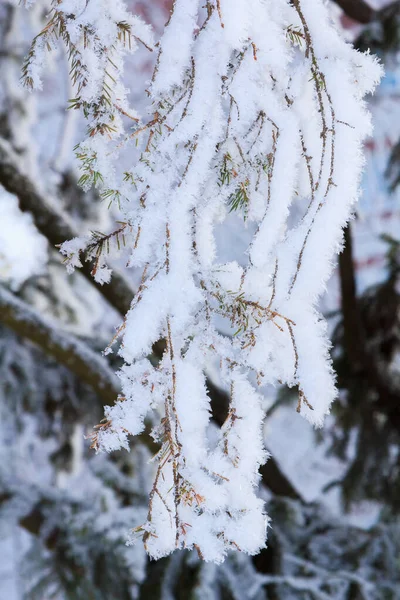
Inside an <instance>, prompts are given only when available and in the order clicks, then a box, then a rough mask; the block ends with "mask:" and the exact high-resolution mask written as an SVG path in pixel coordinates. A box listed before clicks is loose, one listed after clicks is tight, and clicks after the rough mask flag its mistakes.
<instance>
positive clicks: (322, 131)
mask: <svg viewBox="0 0 400 600" xmlns="http://www.w3.org/2000/svg"><path fill="white" fill-rule="evenodd" d="M62 6H63V5H61V9H60V10H61V12H63V8H62ZM100 6H102V7H103V4H102V3H99V7H100ZM206 8H207V10H206V12H205V13H204V12H203V10H202V5H201V3H200V2H199V1H198V0H175V3H174V7H173V10H172V13H171V18H170V20H169V22H168V25H167V26H166V29H165V32H164V35H163V36H162V38H161V40H160V42H159V44H158V45H157V48H158V58H157V61H156V66H155V70H154V75H153V78H152V82H151V86H150V88H149V90H148V94H149V98H150V101H151V104H152V105H151V117H150V118H148V119H147V121H144V122H137V123H136V122H135V123H134V125H133V131H132V132H131V133H130V134H129V133H127V134H124V131H123V127H122V126H121V127H120V126H119V125H118V126H117V127H116V128H114V121H113V125H112V127H111V128H110V127H108V126H107V127H105V125H104V124H105V122H106V121H105V120H104V119H103V118H102V117H101V115H100V113H99V111H98V109H97V108H96V107H99V106H100V107H103V108H104V111H105V113H104V114H105V115H106V116H107V119H108V120H107V123H109V122H110V121H109V117H110V114H111V115H112V118H113V119H115V118H116V113H115V112H114V108H113V107H114V104H115V103H114V102H113V101H111V105H109V104H108V103H107V106H108V108H105V105H104V104H102V103H103V97H104V90H103V88H102V86H101V85H97V87H96V86H95V87H90V86H89V90H90V95H89V97H88V98H86V100H85V102H88V104H87V105H84V104H83V101H82V100H81V99H79V100H78V101H77V102H75V106H76V107H77V108H83V109H84V112H85V113H86V116H87V117H88V119H89V131H88V139H87V140H86V141H85V142H83V144H81V145H80V147H79V149H78V156H79V158H80V159H81V161H82V171H83V175H82V178H81V184H82V185H83V186H84V187H85V188H86V187H88V186H89V185H91V184H93V185H96V186H97V187H98V188H99V189H100V191H101V192H102V193H103V195H106V197H115V198H116V199H118V203H119V206H120V209H121V213H122V219H121V221H122V223H124V224H125V225H124V227H126V228H129V229H130V230H132V231H133V232H136V237H135V239H134V240H131V241H130V242H129V244H127V252H128V253H129V260H128V264H129V266H131V267H135V268H137V269H140V270H141V271H142V283H141V286H140V291H139V293H138V295H137V297H136V299H135V301H134V302H133V303H132V306H131V308H130V310H129V311H128V313H127V315H126V319H125V322H124V325H123V327H122V328H121V333H123V343H122V346H121V349H120V354H121V356H122V357H123V358H124V361H125V365H124V366H123V367H122V369H121V371H120V373H119V376H120V379H121V384H122V390H123V391H122V393H123V397H122V399H121V401H119V402H117V403H116V404H115V405H114V406H112V407H107V408H106V426H105V427H102V428H99V430H98V433H97V437H96V445H98V446H99V447H100V448H103V449H105V450H108V451H111V450H114V449H118V448H121V447H126V448H128V447H129V446H128V436H129V435H137V434H139V433H141V432H142V431H143V429H144V419H145V417H146V415H147V414H148V413H149V412H150V411H155V412H156V413H158V414H159V417H160V425H159V426H158V427H156V428H155V429H154V431H153V437H154V439H155V440H156V441H158V442H159V443H160V445H161V449H160V451H159V452H158V454H157V455H156V456H155V462H156V478H155V482H154V485H153V488H152V492H151V495H150V506H149V512H148V520H147V522H146V523H145V524H143V526H142V527H140V528H138V529H137V530H136V534H138V535H140V536H141V537H143V540H144V542H145V545H146V549H147V551H148V552H149V554H150V555H151V556H152V557H155V558H158V557H160V556H163V555H166V554H168V553H170V552H171V551H173V550H174V549H175V548H184V547H187V548H195V549H196V550H197V551H198V554H199V556H200V557H201V558H203V559H205V560H214V561H217V562H218V561H221V560H223V558H224V557H225V555H226V553H227V551H228V550H230V549H236V550H242V551H245V552H248V553H250V554H254V553H257V552H258V551H259V550H260V548H262V547H263V545H264V543H265V532H266V525H267V522H268V520H267V517H266V515H265V514H264V509H263V503H262V501H261V500H260V499H258V498H257V496H256V494H255V490H256V487H257V484H258V482H259V474H258V469H259V467H260V465H262V464H263V463H264V462H265V460H266V458H267V455H266V452H265V449H264V447H263V442H262V436H261V429H262V421H263V410H262V407H261V398H260V395H259V393H258V391H257V390H256V387H255V386H254V385H253V384H252V383H251V379H250V375H254V376H255V380H256V382H257V385H258V386H261V385H266V384H276V383H277V382H280V383H283V384H286V385H288V386H290V387H297V389H298V390H299V403H298V411H299V412H300V413H301V414H302V415H304V416H305V417H306V418H308V419H309V420H310V422H312V423H313V424H316V425H321V424H322V422H323V418H324V416H325V415H326V414H327V412H328V411H329V408H330V405H331V403H332V401H333V400H334V398H335V396H336V389H335V382H334V375H333V373H332V368H331V363H330V359H329V355H328V347H329V344H328V341H327V339H326V327H325V323H324V321H323V319H322V317H321V316H320V315H319V314H318V312H317V309H316V306H317V301H318V298H319V296H320V294H321V293H322V291H323V289H324V285H325V283H326V281H327V278H328V277H329V275H330V272H331V269H332V260H333V258H334V256H335V254H336V253H337V251H338V250H339V249H340V246H341V243H342V228H343V226H344V225H345V224H346V222H347V220H348V219H349V217H350V214H351V211H352V206H353V204H354V202H355V200H356V199H357V194H358V183H359V177H360V171H361V167H362V156H361V143H362V141H363V139H364V137H365V136H366V135H367V134H368V133H369V132H370V119H369V115H368V113H367V112H366V110H365V107H364V105H363V97H364V95H365V94H366V93H367V92H368V91H371V90H372V89H373V88H374V86H375V85H376V82H377V81H378V80H379V77H380V74H381V70H380V67H379V65H377V63H376V62H375V61H374V60H373V59H371V57H369V56H367V55H362V54H359V53H357V52H355V51H354V50H353V49H352V48H351V47H350V46H349V45H347V44H346V43H345V42H344V41H343V40H342V39H341V38H340V36H339V34H338V33H337V32H336V31H335V29H334V28H333V26H332V24H331V23H330V21H329V16H328V12H327V9H326V7H325V6H324V3H323V2H322V0H293V2H292V3H289V2H288V1H287V0H273V1H271V2H268V3H267V2H260V1H259V0H238V1H236V2H235V6H234V8H232V4H231V3H229V2H228V0H215V2H208V3H207V5H206ZM118 9H119V10H121V11H122V10H124V9H123V5H122V3H120V2H119V3H118ZM82 11H83V12H82V13H80V14H79V17H78V16H77V15H76V14H72V15H69V14H68V15H67V16H66V13H65V12H64V13H63V16H62V18H63V19H64V21H63V27H65V33H62V37H63V39H64V42H65V43H66V45H67V46H68V45H69V44H70V36H71V35H72V33H74V34H75V36H76V38H75V42H74V44H75V45H74V48H73V53H74V56H75V55H77V53H78V52H79V57H80V56H81V55H82V56H84V55H85V50H86V35H87V32H86V29H85V23H87V20H88V15H89V14H90V10H89V9H88V7H87V5H86V6H83V3H82ZM98 11H99V12H98V15H97V19H98V20H95V23H98V22H99V23H100V22H103V21H102V19H108V22H107V23H108V24H107V28H109V31H108V29H107V31H104V30H103V29H102V27H97V26H95V27H94V30H95V36H96V39H95V41H94V40H93V41H92V42H90V43H91V44H92V46H93V49H94V50H93V51H94V53H95V60H96V61H97V62H96V65H95V68H94V75H95V77H94V80H95V81H98V82H99V81H105V79H104V77H107V74H106V68H105V65H106V61H107V58H108V52H107V48H108V44H106V43H105V42H104V39H106V38H107V36H110V35H114V38H115V35H118V23H115V22H113V19H111V21H110V17H109V13H108V12H107V10H106V9H105V8H104V7H103V8H101V9H100V8H99V9H98ZM124 20H126V21H128V18H126V19H125V17H124ZM51 27H53V25H51ZM47 31H48V30H45V35H47ZM63 31H64V30H63ZM90 35H92V32H91V31H90ZM103 38H104V39H103ZM114 38H113V39H114ZM177 40H179V44H178V43H177ZM35 43H36V42H35ZM113 51H114V52H115V53H116V55H117V58H118V60H120V61H122V59H123V52H124V51H125V49H124V47H123V46H122V47H121V46H120V47H119V46H118V45H115V46H114V50H113ZM34 53H36V47H35V46H34ZM35 56H36V54H35ZM29 60H31V59H28V64H29ZM32 60H33V59H32ZM79 60H80V59H79ZM82 64H84V65H85V66H84V68H86V64H88V63H86V61H83V63H82ZM118 64H121V65H122V62H121V63H118ZM78 68H79V69H81V64H79V65H78ZM121 71H122V67H119V68H118V74H120V73H121ZM82 73H83V74H82ZM82 73H81V71H79V72H78V75H77V76H75V81H76V84H77V86H78V91H79V93H81V92H82V93H86V92H87V90H85V88H86V86H87V82H86V81H87V80H86V79H84V78H85V77H86V75H85V73H84V71H83V72H82ZM99 73H101V77H100V76H99ZM82 77H83V79H82ZM117 81H118V80H117ZM117 81H116V83H115V84H114V86H115V89H117V90H118V89H119V83H118V82H117ZM27 82H28V83H30V81H28V80H27ZM82 82H83V83H82ZM114 86H112V91H111V92H110V93H111V94H114ZM112 97H113V96H112ZM123 98H126V96H123ZM110 106H111V108H110ZM122 109H123V110H124V111H125V107H124V106H122ZM110 111H111V113H110ZM100 112H101V111H100ZM125 112H130V111H125ZM133 143H134V144H136V145H137V147H138V149H139V160H138V161H136V162H134V164H133V165H132V168H131V169H130V171H129V172H126V173H125V174H124V175H123V176H121V175H119V173H118V170H117V169H116V162H117V160H118V157H119V154H120V152H121V151H122V150H125V149H129V148H131V147H132V144H133ZM231 212H236V213H237V214H239V215H242V217H243V220H244V221H246V222H247V223H252V224H253V227H254V230H255V234H254V236H253V238H252V240H251V242H250V244H249V247H248V251H247V255H246V257H247V259H246V260H247V264H244V265H243V266H239V264H238V263H237V262H236V261H235V260H234V257H232V260H231V261H230V262H228V263H222V262H221V260H220V259H219V257H218V251H217V245H216V240H215V230H214V229H215V225H216V223H217V222H223V223H224V224H226V222H227V219H228V217H229V215H230V213H231ZM99 239H100V243H102V245H100V246H97V248H100V247H101V248H103V249H104V247H105V246H107V243H106V240H107V236H106V237H102V236H100V238H99ZM90 243H91V244H92V246H93V244H94V241H93V240H92V241H91V242H89V245H90ZM77 244H78V246H77V247H76V248H75V249H76V251H77V254H75V257H74V252H73V248H72V247H71V243H70V242H67V243H66V244H64V245H63V247H62V252H63V253H64V254H67V255H68V256H69V259H70V261H71V262H72V264H73V262H74V260H75V265H76V266H79V252H80V251H82V250H84V249H85V248H86V251H87V245H88V244H87V241H86V242H82V245H79V243H78V242H77ZM97 251H98V250H95V252H94V253H95V256H96V260H100V257H102V255H103V254H104V253H103V252H101V250H100V251H98V252H99V253H98V255H97V254H96V253H97ZM89 252H90V251H89ZM102 260H103V262H102V263H101V266H102V267H103V268H104V269H106V268H107V267H106V265H105V258H104V257H103V258H102ZM244 262H246V261H244ZM107 276H108V272H107ZM221 318H222V319H223V320H225V322H226V323H227V325H228V326H230V327H231V333H232V336H231V337H222V336H221V335H220V334H219V332H218V319H221ZM162 337H163V338H164V339H166V348H165V351H164V353H163V355H162V357H161V360H160V361H159V362H158V363H157V364H153V363H151V362H150V361H149V360H148V359H147V356H148V355H149V354H150V353H151V349H152V346H153V344H154V343H155V342H157V340H159V339H160V338H162ZM216 361H219V364H220V376H221V380H222V381H223V383H224V385H225V386H226V387H227V389H229V390H230V391H231V401H230V406H229V412H228V418H227V420H226V422H225V424H224V425H223V427H222V429H221V435H220V439H219V441H218V443H217V444H216V446H215V447H213V448H210V447H209V442H208V438H207V432H208V425H209V419H210V399H209V397H208V395H207V390H206V385H205V378H206V370H207V368H208V366H209V365H210V363H212V362H216ZM249 442H251V443H249Z"/></svg>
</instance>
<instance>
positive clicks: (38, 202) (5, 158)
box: [0, 138, 135, 315]
mask: <svg viewBox="0 0 400 600" xmlns="http://www.w3.org/2000/svg"><path fill="white" fill-rule="evenodd" d="M0 184H1V185H2V186H3V187H4V188H5V189H6V190H7V191H8V192H10V193H11V194H13V195H15V196H16V197H17V198H18V200H19V206H20V209H21V210H22V211H24V212H29V213H30V214H31V215H32V217H33V220H34V223H35V225H36V227H37V229H38V230H39V231H40V233H41V234H42V235H44V236H45V237H46V238H47V239H48V241H49V242H50V244H51V245H52V246H57V245H58V244H61V243H62V242H65V241H66V240H70V239H72V238H74V237H77V236H78V235H79V233H78V232H77V231H76V229H75V227H74V224H73V222H72V221H71V219H70V218H69V216H68V215H67V214H66V213H64V212H63V211H62V210H60V209H59V208H58V207H55V206H53V205H51V203H50V202H49V200H48V198H46V197H44V196H43V194H41V193H40V192H39V191H38V190H37V188H36V186H35V184H34V183H33V181H31V179H30V178H29V177H28V176H27V175H25V174H24V173H23V171H22V169H21V166H20V161H19V159H18V155H17V154H16V153H15V152H14V151H13V149H12V147H11V145H10V144H9V143H8V142H7V141H5V140H4V139H1V138H0ZM81 271H82V273H83V274H84V275H85V277H86V278H87V279H88V280H89V281H90V282H91V283H92V284H93V285H94V286H95V287H96V288H97V289H98V291H99V292H100V293H101V295H102V296H103V297H104V298H105V299H106V300H107V301H108V302H109V303H110V304H111V305H112V306H113V307H114V308H115V309H116V310H117V311H119V312H120V313H121V314H122V315H125V314H126V313H127V312H128V310H129V308H130V305H131V301H132V298H133V296H134V293H135V292H134V290H133V288H132V287H131V285H130V284H129V282H128V281H127V280H126V279H125V277H124V276H123V275H122V274H121V273H118V271H116V270H114V271H113V277H112V280H111V282H110V283H109V284H108V285H103V286H102V285H100V284H98V283H96V282H95V281H94V279H93V277H92V275H91V267H90V265H89V264H88V263H86V262H84V263H83V266H82V269H81Z"/></svg>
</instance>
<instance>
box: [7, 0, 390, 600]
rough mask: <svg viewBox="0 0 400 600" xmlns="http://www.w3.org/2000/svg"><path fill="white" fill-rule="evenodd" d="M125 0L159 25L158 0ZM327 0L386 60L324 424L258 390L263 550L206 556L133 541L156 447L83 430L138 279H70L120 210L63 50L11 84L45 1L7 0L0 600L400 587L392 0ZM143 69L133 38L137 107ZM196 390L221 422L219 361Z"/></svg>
mask: <svg viewBox="0 0 400 600" xmlns="http://www.w3.org/2000/svg"><path fill="white" fill-rule="evenodd" d="M127 3H128V4H129V5H130V8H131V9H132V11H133V12H135V13H137V14H141V15H142V16H143V17H144V18H145V19H146V20H147V21H148V22H151V23H152V24H153V26H154V28H155V30H156V32H157V34H158V35H159V34H160V33H161V31H162V28H163V26H164V24H165V22H166V20H167V18H168V14H169V9H170V5H171V2H170V1H169V0H142V1H135V0H129V1H128V2H127ZM327 3H328V4H329V6H330V9H331V11H332V18H333V19H334V20H335V21H336V25H337V27H338V28H340V29H341V30H342V32H343V35H344V36H345V37H346V38H347V39H348V40H349V41H352V42H354V44H355V45H356V47H357V48H359V49H360V50H367V49H368V48H370V49H371V52H374V53H376V54H378V56H379V57H380V58H381V60H382V62H383V63H384V65H385V70H386V75H385V77H384V79H383V81H382V83H381V85H380V87H379V89H378V91H377V93H376V94H375V96H374V97H372V98H369V100H368V101H369V105H370V110H371V112H372V114H373V119H374V127H375V131H374V136H373V138H371V139H370V140H368V142H367V143H366V148H365V153H366V168H365V173H364V177H363V180H362V194H361V197H360V202H359V204H358V206H357V208H356V213H355V215H354V218H353V220H352V221H351V223H350V225H349V227H348V229H347V230H346V246H345V249H344V251H343V253H342V254H341V256H340V258H339V260H338V265H337V268H336V271H335V274H334V277H333V278H332V280H331V281H330V283H329V286H328V289H327V292H326V294H325V296H324V298H323V300H322V302H321V310H322V311H323V313H324V314H325V316H326V317H327V319H328V326H329V330H330V334H331V339H332V343H333V346H332V357H333V361H334V366H335V370H336V372H337V381H338V387H339V391H340V397H339V400H338V401H337V402H336V404H335V405H334V407H333V411H332V414H331V416H330V417H329V418H328V419H327V422H326V425H325V427H324V429H322V430H320V431H317V432H316V431H314V430H313V429H312V428H311V426H310V425H309V424H308V423H307V422H306V421H304V420H302V419H301V418H300V416H299V415H297V413H296V411H295V406H296V398H294V397H293V396H292V395H291V393H290V391H288V390H286V389H274V390H271V389H264V390H263V391H264V396H265V411H266V415H267V418H266V420H265V443H266V446H267V448H268V450H269V452H270V453H271V455H272V458H271V459H270V460H269V461H268V463H267V464H266V465H265V466H264V467H262V469H261V475H262V483H261V486H260V494H261V496H262V497H263V498H265V501H266V503H267V511H268V514H269V515H270V517H271V519H272V520H271V526H270V528H269V537H268V547H267V549H266V550H264V551H263V552H261V553H260V554H259V555H258V556H256V557H253V558H252V557H247V556H242V555H241V554H240V553H234V554H232V556H229V558H228V559H227V560H226V562H225V563H224V564H223V565H219V566H216V565H210V564H202V563H200V561H199V560H198V557H197V554H196V553H190V552H178V553H175V554H174V556H172V557H170V558H167V559H163V560H160V561H158V562H156V563H149V562H148V561H147V558H146V556H145V553H144V550H143V548H142V546H141V544H140V543H139V544H138V545H136V546H126V540H127V536H128V533H129V530H130V529H132V528H133V527H135V526H137V525H140V524H141V523H142V522H143V521H145V519H146V513H147V495H148V492H149V489H150V487H151V476H152V465H151V464H149V459H150V458H151V453H150V450H149V449H148V448H147V447H145V446H144V445H143V444H142V443H141V442H140V441H136V442H135V441H133V443H132V450H131V452H130V453H126V452H121V453H114V454H112V455H110V456H106V455H102V454H101V455H96V454H95V453H94V452H93V451H92V450H90V448H89V446H90V440H88V439H87V436H88V435H90V432H91V428H92V427H93V425H94V424H95V423H98V422H99V421H100V420H101V418H102V416H103V406H104V404H110V403H112V401H113V398H114V397H115V396H116V395H117V392H118V389H117V384H116V383H115V379H114V377H113V375H112V370H116V369H117V368H118V366H119V360H118V356H115V355H113V354H111V355H108V356H107V357H102V355H101V351H102V350H103V349H104V348H105V347H106V346H107V345H108V343H109V342H110V340H111V339H112V337H113V335H114V333H115V328H116V327H118V326H119V325H120V323H121V319H122V315H123V314H124V313H125V312H126V310H127V308H128V307H129V304H130V300H131V298H132V296H133V294H134V290H135V284H136V280H135V274H134V273H132V274H131V275H130V274H129V273H128V275H127V274H126V273H125V274H124V275H118V274H117V276H116V277H114V279H113V282H112V283H111V284H110V285H109V286H104V288H101V287H100V286H98V285H96V284H95V283H94V281H93V280H92V279H91V278H90V276H88V274H89V272H90V269H89V268H87V269H83V270H82V271H79V272H76V273H74V274H73V275H67V273H66V269H65V266H64V265H63V263H62V260H61V258H60V256H59V254H58V252H57V250H56V249H55V246H56V245H57V244H59V243H61V242H63V241H64V240H65V239H69V238H71V237H74V236H75V235H77V234H85V233H86V232H88V231H105V232H107V231H111V230H112V228H113V225H114V224H115V221H116V220H118V209H117V207H111V208H109V206H108V202H107V201H104V200H103V199H101V198H99V197H97V195H96V193H95V192H88V193H86V194H85V193H83V192H82V191H81V190H80V188H79V187H78V186H77V181H78V179H79V174H78V169H77V164H76V162H75V160H74V153H73V147H74V146H75V144H76V143H78V142H79V141H80V140H81V139H82V137H83V135H84V127H85V124H84V123H83V122H82V120H81V118H80V116H79V115H78V113H77V112H76V111H75V112H74V111H68V110H66V106H67V100H68V99H69V98H71V97H73V90H72V89H71V86H70V83H69V77H68V73H69V67H68V61H67V57H66V55H65V52H64V50H63V48H61V46H60V48H59V49H58V50H54V51H53V52H52V53H51V58H50V61H49V65H48V66H47V67H46V77H45V78H44V84H43V90H42V91H40V92H35V93H28V92H27V91H26V90H24V89H23V88H22V87H21V86H20V70H21V64H22V61H23V58H24V56H25V55H26V54H27V51H28V49H29V45H30V41H31V39H32V38H33V36H34V35H36V34H37V33H38V32H39V31H40V29H41V28H42V27H43V25H44V23H45V19H46V14H47V13H48V12H49V9H50V7H51V2H50V0H36V2H35V3H34V4H33V5H32V7H31V8H30V10H29V11H27V10H25V9H24V8H23V7H22V6H21V5H19V4H18V3H17V2H16V1H15V2H14V1H12V0H0V559H1V560H0V600H3V599H4V600H24V599H29V600H31V599H32V600H50V599H55V600H64V599H65V600H92V599H93V600H103V599H104V600H125V599H126V600H131V599H135V598H139V599H141V600H152V599H153V598H154V599H155V600H156V599H160V600H174V599H177V600H186V599H196V600H200V599H211V600H214V599H215V600H231V599H232V600H247V599H248V600H264V599H266V600H267V599H269V600H291V599H300V600H302V599H304V600H308V599H310V600H314V599H316V600H328V599H338V600H371V599H372V600H373V599H375V598H376V599H382V600H383V599H390V600H391V599H397V598H400V520H399V511H400V457H399V452H400V322H399V316H400V312H399V311H400V281H399V278H400V62H399V57H400V54H399V52H400V2H398V1H395V2H393V1H390V0H388V1H384V0H374V2H373V1H372V0H368V3H367V2H364V1H363V0H327ZM152 67H153V60H152V56H151V55H150V54H149V53H148V52H147V51H146V49H144V48H141V49H140V50H139V51H138V52H137V53H136V54H135V55H134V56H133V57H131V58H129V59H128V63H127V68H126V81H127V86H128V87H129V88H130V91H131V100H132V104H133V105H134V106H135V108H138V109H139V111H141V112H145V111H146V106H145V103H144V98H145V93H144V90H145V88H146V85H147V84H148V80H149V78H150V77H151V72H152ZM126 160H129V156H127V157H126ZM248 235H249V234H248V233H247V232H246V231H245V230H244V228H243V222H242V221H240V219H239V218H238V217H235V216H234V215H233V216H232V219H231V221H230V224H229V231H228V232H226V231H224V232H223V235H222V233H221V236H220V240H219V251H220V253H221V254H222V255H223V253H224V252H227V253H229V255H230V257H231V258H232V251H233V249H236V252H237V256H236V259H237V260H238V261H239V262H240V261H243V260H244V259H243V256H242V254H241V250H242V249H243V248H245V247H246V236H248ZM115 263H116V267H117V269H118V258H116V259H115ZM121 265H122V266H123V262H122V263H121ZM127 277H130V279H127ZM208 386H209V394H210V396H211V398H212V403H213V423H214V425H213V426H214V427H218V426H220V425H221V423H222V422H223V420H224V418H225V415H226V406H227V395H226V392H225V390H223V389H221V388H220V387H219V386H218V381H217V380H216V379H215V380H213V372H212V369H211V370H210V379H209V384H208Z"/></svg>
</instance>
